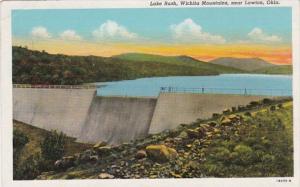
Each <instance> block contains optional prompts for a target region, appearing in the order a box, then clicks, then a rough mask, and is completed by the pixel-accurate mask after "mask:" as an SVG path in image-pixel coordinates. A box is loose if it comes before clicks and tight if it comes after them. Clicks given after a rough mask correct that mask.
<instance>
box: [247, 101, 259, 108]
mask: <svg viewBox="0 0 300 187" xmlns="http://www.w3.org/2000/svg"><path fill="white" fill-rule="evenodd" d="M249 104H250V106H252V107H257V106H259V102H258V101H251V102H250V103H249Z"/></svg>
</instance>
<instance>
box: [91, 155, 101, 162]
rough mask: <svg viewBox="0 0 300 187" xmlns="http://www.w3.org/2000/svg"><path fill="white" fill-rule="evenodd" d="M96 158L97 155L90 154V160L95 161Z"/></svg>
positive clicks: (97, 158) (97, 157)
mask: <svg viewBox="0 0 300 187" xmlns="http://www.w3.org/2000/svg"><path fill="white" fill-rule="evenodd" d="M98 160H99V156H98V155H92V156H90V161H93V162H97V161H98Z"/></svg>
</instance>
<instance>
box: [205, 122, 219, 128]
mask: <svg viewBox="0 0 300 187" xmlns="http://www.w3.org/2000/svg"><path fill="white" fill-rule="evenodd" d="M207 124H208V125H210V126H212V127H215V126H217V125H218V124H217V123H216V122H215V121H210V122H208V123H207Z"/></svg>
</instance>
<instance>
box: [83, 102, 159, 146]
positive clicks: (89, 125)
mask: <svg viewBox="0 0 300 187" xmlns="http://www.w3.org/2000/svg"><path fill="white" fill-rule="evenodd" d="M155 106H156V99H154V98H130V97H129V98H128V97H95V98H94V100H93V102H92V104H91V106H90V109H89V113H88V115H87V118H86V121H85V125H84V126H83V127H82V129H81V134H80V136H79V138H78V141H81V142H95V140H105V141H106V142H108V143H110V144H119V143H123V142H128V141H129V140H134V139H139V138H144V137H145V136H147V135H148V131H149V127H150V122H151V119H152V115H153V112H154V108H155Z"/></svg>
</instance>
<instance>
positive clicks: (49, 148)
mask: <svg viewBox="0 0 300 187" xmlns="http://www.w3.org/2000/svg"><path fill="white" fill-rule="evenodd" d="M65 142H66V135H65V134H64V133H62V132H61V133H58V132H57V131H52V132H51V133H50V134H48V135H47V136H46V137H45V139H44V141H43V142H42V143H41V151H42V157H43V158H44V159H45V160H50V161H55V160H58V159H60V158H61V157H62V156H63V155H64V153H65V148H64V145H65Z"/></svg>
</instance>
